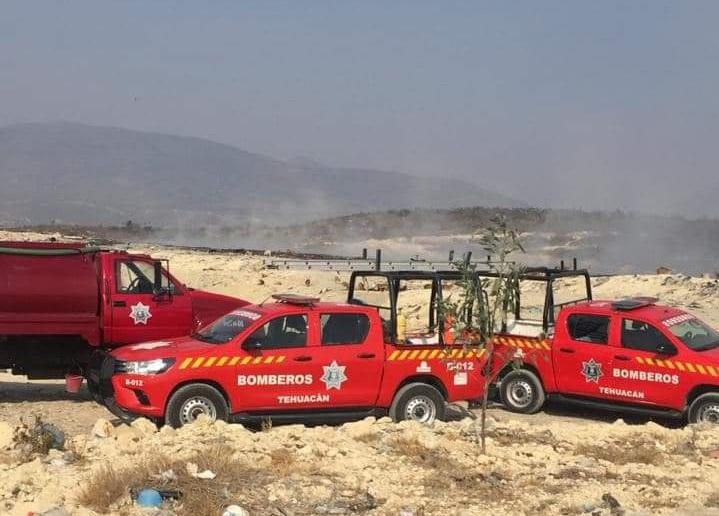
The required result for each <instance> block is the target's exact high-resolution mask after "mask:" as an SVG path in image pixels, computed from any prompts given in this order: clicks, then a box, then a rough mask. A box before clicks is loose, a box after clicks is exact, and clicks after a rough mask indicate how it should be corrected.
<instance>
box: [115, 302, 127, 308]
mask: <svg viewBox="0 0 719 516" xmlns="http://www.w3.org/2000/svg"><path fill="white" fill-rule="evenodd" d="M112 306H114V307H115V308H122V307H123V306H127V303H125V302H124V301H113V302H112Z"/></svg>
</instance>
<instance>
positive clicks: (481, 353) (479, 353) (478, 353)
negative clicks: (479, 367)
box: [477, 348, 487, 357]
mask: <svg viewBox="0 0 719 516" xmlns="http://www.w3.org/2000/svg"><path fill="white" fill-rule="evenodd" d="M485 351H487V350H486V349H484V348H482V349H480V350H479V351H478V352H477V357H481V356H482V355H484V352H485Z"/></svg>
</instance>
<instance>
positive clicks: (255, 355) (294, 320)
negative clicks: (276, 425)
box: [233, 313, 326, 412]
mask: <svg viewBox="0 0 719 516" xmlns="http://www.w3.org/2000/svg"><path fill="white" fill-rule="evenodd" d="M309 323H310V320H309V318H308V316H307V313H294V314H287V315H282V316H278V317H275V318H273V319H271V320H270V321H269V322H267V323H265V324H264V325H262V326H260V328H259V329H257V330H255V331H254V332H253V333H252V334H251V335H250V336H249V337H247V338H246V339H245V341H244V342H242V343H241V344H240V345H241V348H242V350H241V354H240V355H241V358H240V360H239V361H238V362H237V365H236V366H235V372H236V380H235V382H234V387H233V390H234V393H233V396H234V397H235V399H234V400H233V401H234V403H233V405H234V406H236V407H238V409H239V410H240V411H241V412H252V411H272V410H282V411H287V410H293V409H304V408H310V407H317V406H319V405H321V404H322V402H323V399H324V398H322V397H320V396H318V395H319V394H323V391H324V389H323V386H322V383H321V382H320V376H321V375H320V374H318V371H319V370H321V367H320V366H319V364H318V362H316V361H315V357H314V355H313V353H312V351H311V346H310V345H309V344H310V340H311V339H312V337H313V335H314V334H315V333H316V332H314V331H312V329H311V328H310V324H309ZM325 404H326V403H325Z"/></svg>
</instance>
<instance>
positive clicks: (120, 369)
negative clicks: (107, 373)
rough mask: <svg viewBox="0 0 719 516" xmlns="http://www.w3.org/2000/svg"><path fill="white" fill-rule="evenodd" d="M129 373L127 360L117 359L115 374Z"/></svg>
mask: <svg viewBox="0 0 719 516" xmlns="http://www.w3.org/2000/svg"><path fill="white" fill-rule="evenodd" d="M124 373H127V362H125V361H124V360H115V374H124Z"/></svg>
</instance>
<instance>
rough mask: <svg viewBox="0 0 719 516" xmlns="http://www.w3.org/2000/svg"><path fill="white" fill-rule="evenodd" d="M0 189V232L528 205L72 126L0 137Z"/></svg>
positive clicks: (193, 143) (24, 129)
mask: <svg viewBox="0 0 719 516" xmlns="http://www.w3.org/2000/svg"><path fill="white" fill-rule="evenodd" d="M0 186H1V187H0V224H18V223H19V224H24V223H28V224H29V223H34V224H38V223H47V222H48V221H51V220H56V221H59V222H63V223H80V224H118V223H122V222H124V221H126V220H133V221H135V222H138V223H141V224H155V225H172V226H174V227H177V226H178V225H179V226H184V225H187V226H194V225H198V224H212V223H221V224H228V223H237V222H243V221H248V220H261V221H263V222H266V223H273V224H278V223H283V222H284V223H291V222H301V221H304V220H310V219H313V218H318V217H327V216H333V215H340V214H347V213H353V212H358V211H364V212H366V211H374V210H384V209H390V208H391V209H401V208H413V207H422V208H452V207H458V206H477V205H482V206H498V207H506V206H523V205H524V203H522V202H519V201H516V200H513V199H510V198H508V197H505V196H503V195H501V194H498V193H495V192H492V191H491V190H488V189H484V188H481V187H479V186H476V185H474V184H470V183H466V182H462V181H458V180H453V179H445V178H443V179H432V178H420V177H415V176H411V175H408V174H403V173H398V172H386V171H380V170H363V169H346V168H334V167H329V166H324V165H321V164H318V163H315V162H313V161H310V160H304V159H297V160H293V161H290V162H284V161H280V160H276V159H272V158H270V157H266V156H263V155H260V154H253V153H251V152H247V151H244V150H241V149H238V148H235V147H232V146H229V145H223V144H219V143H216V142H212V141H209V140H203V139H200V138H188V137H181V136H172V135H166V134H158V133H148V132H141V131H133V130H128V129H119V128H111V127H97V126H89V125H84V124H78V123H71V122H54V123H42V124H39V123H38V124H19V125H12V126H8V127H4V128H0Z"/></svg>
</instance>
